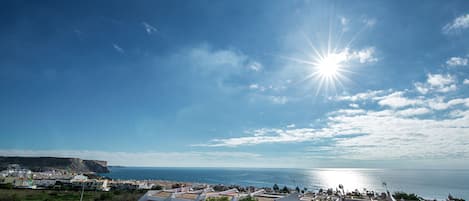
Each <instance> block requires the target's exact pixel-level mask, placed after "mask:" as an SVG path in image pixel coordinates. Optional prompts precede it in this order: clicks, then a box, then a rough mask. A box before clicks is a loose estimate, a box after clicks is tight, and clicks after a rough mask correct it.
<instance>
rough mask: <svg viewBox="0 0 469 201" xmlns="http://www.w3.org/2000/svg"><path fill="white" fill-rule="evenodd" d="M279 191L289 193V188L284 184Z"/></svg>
mask: <svg viewBox="0 0 469 201" xmlns="http://www.w3.org/2000/svg"><path fill="white" fill-rule="evenodd" d="M280 193H290V189H288V187H287V186H284V187H283V188H282V190H281V191H280Z"/></svg>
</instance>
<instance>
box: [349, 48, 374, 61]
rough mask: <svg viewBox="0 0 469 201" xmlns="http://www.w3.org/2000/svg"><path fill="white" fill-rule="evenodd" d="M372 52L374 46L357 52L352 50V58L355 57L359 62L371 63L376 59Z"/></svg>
mask: <svg viewBox="0 0 469 201" xmlns="http://www.w3.org/2000/svg"><path fill="white" fill-rule="evenodd" d="M374 54H375V48H374V47H368V48H365V49H362V50H360V51H357V52H352V58H357V59H358V60H359V61H360V63H373V62H377V61H378V59H377V58H376V57H374Z"/></svg>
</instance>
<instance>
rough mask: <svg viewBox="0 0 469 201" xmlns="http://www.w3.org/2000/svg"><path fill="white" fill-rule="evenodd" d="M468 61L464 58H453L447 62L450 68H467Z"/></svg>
mask: <svg viewBox="0 0 469 201" xmlns="http://www.w3.org/2000/svg"><path fill="white" fill-rule="evenodd" d="M467 63H468V59H467V58H464V57H451V58H449V59H448V60H447V61H446V65H448V66H451V67H453V66H467Z"/></svg>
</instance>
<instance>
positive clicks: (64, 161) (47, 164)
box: [0, 156, 109, 173]
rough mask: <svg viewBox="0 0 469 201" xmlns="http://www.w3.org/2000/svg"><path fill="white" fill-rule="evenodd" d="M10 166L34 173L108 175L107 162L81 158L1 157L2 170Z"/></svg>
mask: <svg viewBox="0 0 469 201" xmlns="http://www.w3.org/2000/svg"><path fill="white" fill-rule="evenodd" d="M10 164H18V165H20V166H21V167H24V168H28V169H30V170H32V171H37V172H39V171H46V170H67V171H72V172H77V173H89V172H95V173H107V172H109V169H108V168H107V162H106V161H97V160H82V159H79V158H56V157H2V156H0V170H3V169H6V168H7V167H8V165H10Z"/></svg>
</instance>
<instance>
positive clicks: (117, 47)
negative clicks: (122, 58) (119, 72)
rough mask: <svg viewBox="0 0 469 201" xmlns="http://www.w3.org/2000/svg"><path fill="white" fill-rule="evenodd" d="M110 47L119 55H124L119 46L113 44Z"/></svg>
mask: <svg viewBox="0 0 469 201" xmlns="http://www.w3.org/2000/svg"><path fill="white" fill-rule="evenodd" d="M112 47H113V48H114V49H115V50H116V51H117V52H119V53H121V54H124V53H125V51H124V49H122V48H121V47H120V46H119V45H117V44H115V43H113V44H112Z"/></svg>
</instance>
